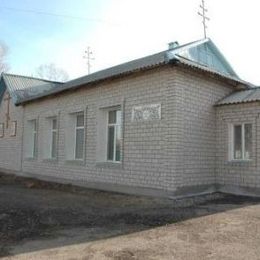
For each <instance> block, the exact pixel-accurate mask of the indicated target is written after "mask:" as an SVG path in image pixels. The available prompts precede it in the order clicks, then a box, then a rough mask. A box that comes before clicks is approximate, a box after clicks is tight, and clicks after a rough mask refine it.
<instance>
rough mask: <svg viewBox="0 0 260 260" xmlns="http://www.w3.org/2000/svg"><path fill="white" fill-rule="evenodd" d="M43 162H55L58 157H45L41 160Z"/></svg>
mask: <svg viewBox="0 0 260 260" xmlns="http://www.w3.org/2000/svg"><path fill="white" fill-rule="evenodd" d="M42 161H43V162H45V163H57V162H58V159H57V158H46V159H43V160H42Z"/></svg>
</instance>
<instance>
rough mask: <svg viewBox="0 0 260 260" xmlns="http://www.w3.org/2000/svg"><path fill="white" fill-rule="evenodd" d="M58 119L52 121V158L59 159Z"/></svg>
mask: <svg viewBox="0 0 260 260" xmlns="http://www.w3.org/2000/svg"><path fill="white" fill-rule="evenodd" d="M57 129H58V128H57V118H52V119H51V149H50V150H51V152H50V155H51V158H52V159H55V158H56V157H57Z"/></svg>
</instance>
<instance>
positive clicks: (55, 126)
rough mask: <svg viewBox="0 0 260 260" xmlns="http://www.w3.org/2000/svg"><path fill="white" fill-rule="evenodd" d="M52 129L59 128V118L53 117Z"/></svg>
mask: <svg viewBox="0 0 260 260" xmlns="http://www.w3.org/2000/svg"><path fill="white" fill-rule="evenodd" d="M52 129H53V130H55V129H57V119H52Z"/></svg>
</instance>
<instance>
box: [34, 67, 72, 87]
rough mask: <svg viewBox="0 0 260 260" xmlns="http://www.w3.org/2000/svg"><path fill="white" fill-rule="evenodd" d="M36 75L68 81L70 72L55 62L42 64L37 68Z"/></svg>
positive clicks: (53, 79)
mask: <svg viewBox="0 0 260 260" xmlns="http://www.w3.org/2000/svg"><path fill="white" fill-rule="evenodd" d="M36 76H37V77H40V78H42V79H47V80H51V81H61V82H64V81H67V80H68V79H69V75H68V73H67V72H66V71H65V70H63V69H61V68H58V67H57V66H56V65H55V64H54V63H48V64H42V65H40V66H39V67H38V68H37V69H36Z"/></svg>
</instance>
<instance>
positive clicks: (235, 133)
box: [231, 124, 252, 160]
mask: <svg viewBox="0 0 260 260" xmlns="http://www.w3.org/2000/svg"><path fill="white" fill-rule="evenodd" d="M231 138H232V139H231V140H232V147H231V148H232V149H231V159H232V160H249V159H251V158H252V124H235V125H233V126H232V135H231Z"/></svg>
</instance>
